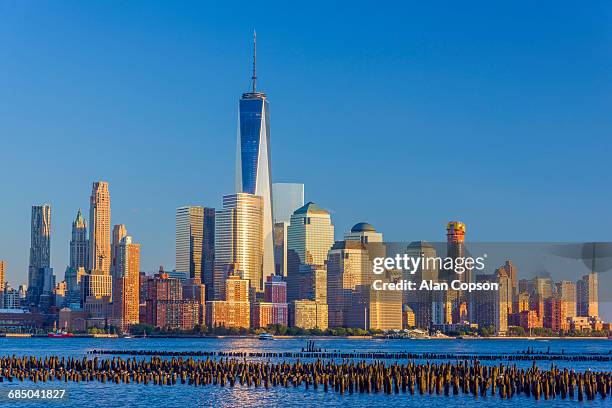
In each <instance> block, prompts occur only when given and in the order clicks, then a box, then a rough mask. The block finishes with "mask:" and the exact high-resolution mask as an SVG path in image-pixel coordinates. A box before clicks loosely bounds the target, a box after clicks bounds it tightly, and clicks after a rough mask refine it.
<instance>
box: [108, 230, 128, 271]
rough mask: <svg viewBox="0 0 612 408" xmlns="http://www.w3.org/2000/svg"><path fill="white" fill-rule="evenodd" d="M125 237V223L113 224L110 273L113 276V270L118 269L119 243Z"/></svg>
mask: <svg viewBox="0 0 612 408" xmlns="http://www.w3.org/2000/svg"><path fill="white" fill-rule="evenodd" d="M125 237H127V228H126V227H125V224H115V225H113V234H112V238H111V266H110V273H111V275H113V276H115V271H116V270H118V268H119V264H118V261H119V260H118V256H119V245H121V241H122V240H123V238H125Z"/></svg>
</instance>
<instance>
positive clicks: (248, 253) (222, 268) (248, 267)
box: [213, 193, 264, 300]
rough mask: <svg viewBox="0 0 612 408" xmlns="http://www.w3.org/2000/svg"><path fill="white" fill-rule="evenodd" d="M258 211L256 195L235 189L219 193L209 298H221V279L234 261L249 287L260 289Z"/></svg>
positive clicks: (260, 203) (259, 200)
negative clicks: (212, 294) (219, 206)
mask: <svg viewBox="0 0 612 408" xmlns="http://www.w3.org/2000/svg"><path fill="white" fill-rule="evenodd" d="M262 215H263V200H262V198H261V197H259V196H256V195H253V194H247V193H239V194H232V195H227V196H224V197H223V209H221V210H219V211H217V213H216V215H215V260H214V262H215V269H214V296H213V299H215V300H221V299H224V298H225V294H224V290H225V279H226V277H227V276H228V275H229V272H230V268H231V267H233V266H234V265H235V264H236V263H238V264H239V265H240V270H241V271H242V274H243V275H242V277H243V278H244V279H247V280H248V281H249V283H250V286H251V288H253V290H255V291H258V292H262V291H263V282H264V279H263V270H262V265H263V247H262V242H263V241H262V238H263V236H262Z"/></svg>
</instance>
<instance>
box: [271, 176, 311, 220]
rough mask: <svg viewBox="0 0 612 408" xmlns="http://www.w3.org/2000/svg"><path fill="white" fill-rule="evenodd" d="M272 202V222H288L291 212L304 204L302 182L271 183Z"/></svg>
mask: <svg viewBox="0 0 612 408" xmlns="http://www.w3.org/2000/svg"><path fill="white" fill-rule="evenodd" d="M272 204H273V207H274V213H273V214H272V216H273V218H274V222H275V223H277V222H289V221H290V220H291V215H292V214H293V212H294V211H295V210H297V209H298V208H300V207H302V206H303V205H304V184H301V183H273V184H272Z"/></svg>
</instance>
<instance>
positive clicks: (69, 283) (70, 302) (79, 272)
mask: <svg viewBox="0 0 612 408" xmlns="http://www.w3.org/2000/svg"><path fill="white" fill-rule="evenodd" d="M86 273H87V272H86V271H85V268H84V267H80V268H73V267H72V266H69V267H68V268H66V272H65V274H64V280H65V281H66V300H65V303H66V307H69V308H70V309H72V310H78V309H81V307H82V306H83V305H82V303H81V279H82V278H83V275H85V274H86Z"/></svg>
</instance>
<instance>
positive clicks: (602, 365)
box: [0, 338, 612, 408]
mask: <svg viewBox="0 0 612 408" xmlns="http://www.w3.org/2000/svg"><path fill="white" fill-rule="evenodd" d="M314 341H315V345H316V347H317V348H321V349H323V350H326V351H329V352H332V351H341V352H359V353H361V352H408V353H450V354H479V355H496V354H514V353H521V352H524V351H525V350H527V349H528V348H529V349H532V350H533V351H534V352H536V353H548V352H550V353H564V354H565V355H602V354H610V353H612V341H609V340H582V339H581V340H575V339H572V340H564V339H563V340H561V339H560V340H526V339H525V340H496V339H491V340H484V339H479V340H387V339H385V340H373V339H372V340H370V339H368V340H365V339H345V338H331V339H314ZM306 342H307V340H306V339H302V338H291V339H275V340H273V341H262V340H259V339H257V338H222V339H215V338H202V339H199V338H198V339H176V338H171V339H162V338H146V339H96V338H68V339H49V338H26V339H19V338H0V355H2V356H5V355H13V354H14V355H17V356H23V355H35V356H40V357H42V356H46V355H47V356H50V355H58V356H65V357H76V358H81V357H83V356H85V355H88V354H87V353H88V352H90V351H92V350H147V351H167V352H168V351H170V352H189V351H204V352H211V351H215V352H219V351H223V352H242V353H259V352H277V353H282V352H299V351H301V349H302V348H303V347H305V346H306ZM89 357H92V356H91V355H89ZM100 357H101V358H105V357H111V356H107V355H103V356H100ZM122 357H124V358H125V357H127V356H122ZM138 358H139V359H140V358H143V357H138ZM202 358H204V357H202ZM285 360H289V359H285ZM395 361H396V360H385V363H387V364H392V363H394V362H395ZM443 361H448V360H435V361H434V362H435V363H440V362H443ZM400 362H406V360H404V361H401V360H400ZM500 363H503V364H510V365H512V364H516V365H517V366H519V367H528V366H531V365H532V364H533V362H532V361H530V359H526V360H524V361H511V362H509V363H506V362H505V361H499V360H491V361H484V362H483V365H497V364H500ZM536 364H538V365H539V366H541V367H543V368H549V367H550V365H551V361H537V362H536ZM554 364H556V365H557V366H559V367H568V368H573V369H575V370H579V371H585V370H597V371H602V370H603V371H611V370H612V367H611V363H609V362H598V361H556V362H554ZM37 388H39V389H58V388H61V389H66V390H67V395H68V396H67V399H66V400H63V401H61V402H60V401H56V402H47V403H42V402H25V401H20V402H14V403H13V404H10V406H15V407H37V406H48V405H51V406H54V405H55V406H69V407H81V406H91V405H95V406H99V407H157V406H164V407H166V406H168V407H193V406H215V407H244V406H266V407H276V406H298V405H299V406H304V407H310V406H322V405H325V406H328V407H340V406H351V407H361V406H364V407H365V406H370V407H372V406H387V407H394V406H416V405H418V406H419V407H423V408H426V407H442V406H445V405H447V404H457V405H458V406H462V407H476V406H479V407H480V406H496V407H503V406H508V407H509V406H515V405H521V406H523V407H536V406H551V407H553V406H554V407H557V406H573V405H577V404H578V402H576V401H571V400H560V399H555V400H549V401H543V400H540V401H536V400H534V399H529V398H527V397H524V396H518V397H517V396H515V397H513V399H511V400H502V399H500V398H497V397H495V398H493V397H490V396H489V397H485V398H482V397H480V398H479V399H477V400H475V399H474V398H473V397H468V396H463V395H459V396H451V397H446V396H443V395H441V396H437V395H425V396H419V395H414V396H411V395H410V394H402V393H400V394H393V395H385V394H359V393H357V394H352V395H349V394H345V395H340V394H337V393H335V392H333V391H330V392H327V393H325V392H324V391H323V389H322V388H319V389H318V390H314V389H312V388H310V389H309V390H305V389H304V388H303V387H300V388H293V387H289V388H283V387H272V388H270V389H268V390H266V389H265V388H263V387H260V388H254V387H250V388H249V387H247V386H240V385H239V384H237V385H236V386H235V387H233V388H230V387H224V388H222V387H218V386H213V385H208V386H205V387H194V386H189V385H180V384H177V385H175V386H172V387H169V386H166V387H163V386H154V385H151V384H149V385H142V384H134V383H132V384H119V385H115V384H109V383H106V384H101V383H98V382H91V383H85V382H82V383H78V384H75V383H59V382H53V383H45V384H40V383H39V384H33V383H30V382H24V383H19V382H13V383H8V382H6V381H5V382H3V383H0V406H9V404H8V399H7V397H6V395H7V394H8V392H9V391H10V390H16V389H37ZM583 404H584V405H588V406H592V407H603V406H609V407H610V406H612V400H610V399H608V400H601V399H599V398H598V399H596V400H595V401H592V402H584V403H583Z"/></svg>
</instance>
